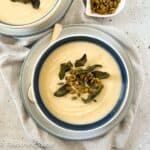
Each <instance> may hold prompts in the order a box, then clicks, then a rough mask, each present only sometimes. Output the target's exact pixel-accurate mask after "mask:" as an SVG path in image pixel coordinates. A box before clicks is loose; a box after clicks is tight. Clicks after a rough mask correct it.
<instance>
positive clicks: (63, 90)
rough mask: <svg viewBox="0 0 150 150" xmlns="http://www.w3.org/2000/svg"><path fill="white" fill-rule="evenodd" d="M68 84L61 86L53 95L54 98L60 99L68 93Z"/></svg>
mask: <svg viewBox="0 0 150 150" xmlns="http://www.w3.org/2000/svg"><path fill="white" fill-rule="evenodd" d="M67 87H68V84H65V85H63V86H61V87H60V88H59V89H58V90H57V91H56V92H55V93H54V95H55V96H56V97H62V96H65V95H67V94H68V93H69V90H68V88H67Z"/></svg>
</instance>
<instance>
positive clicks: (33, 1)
mask: <svg viewBox="0 0 150 150" xmlns="http://www.w3.org/2000/svg"><path fill="white" fill-rule="evenodd" d="M11 1H12V2H21V3H24V4H27V3H31V4H32V6H33V8H36V9H38V8H39V7H40V0H11Z"/></svg>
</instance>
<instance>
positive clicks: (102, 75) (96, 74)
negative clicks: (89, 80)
mask: <svg viewBox="0 0 150 150" xmlns="http://www.w3.org/2000/svg"><path fill="white" fill-rule="evenodd" d="M92 74H93V75H94V77H95V78H98V79H107V78H109V73H107V72H102V71H93V72H92Z"/></svg>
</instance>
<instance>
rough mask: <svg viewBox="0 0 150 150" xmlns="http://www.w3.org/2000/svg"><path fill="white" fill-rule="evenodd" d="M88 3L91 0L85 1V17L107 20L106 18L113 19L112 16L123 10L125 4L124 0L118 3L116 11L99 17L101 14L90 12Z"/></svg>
mask: <svg viewBox="0 0 150 150" xmlns="http://www.w3.org/2000/svg"><path fill="white" fill-rule="evenodd" d="M90 1H91V0H86V11H85V13H86V15H87V16H90V17H97V18H107V17H113V16H116V15H118V14H119V13H120V12H121V11H122V10H123V8H124V6H125V2H126V0H121V1H120V3H119V6H118V8H117V9H116V11H115V12H114V13H113V14H106V15H101V14H98V13H93V12H92V11H91V3H90Z"/></svg>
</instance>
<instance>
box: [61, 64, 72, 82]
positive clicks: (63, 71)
mask: <svg viewBox="0 0 150 150" xmlns="http://www.w3.org/2000/svg"><path fill="white" fill-rule="evenodd" d="M72 66H73V65H72V63H71V61H68V62H67V63H63V64H61V65H60V71H59V79H60V80H62V79H64V77H65V74H66V72H67V71H69V70H70V69H71V68H72Z"/></svg>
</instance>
